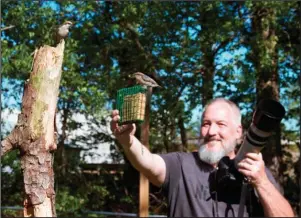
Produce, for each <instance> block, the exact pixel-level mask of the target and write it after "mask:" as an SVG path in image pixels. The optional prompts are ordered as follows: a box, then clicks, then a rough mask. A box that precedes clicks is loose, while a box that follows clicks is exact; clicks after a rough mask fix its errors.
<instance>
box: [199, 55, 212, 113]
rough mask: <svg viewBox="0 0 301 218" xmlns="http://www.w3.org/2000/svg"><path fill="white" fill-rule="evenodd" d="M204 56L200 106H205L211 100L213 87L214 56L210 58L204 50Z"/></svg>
mask: <svg viewBox="0 0 301 218" xmlns="http://www.w3.org/2000/svg"><path fill="white" fill-rule="evenodd" d="M203 52H204V54H205V57H204V58H205V60H204V66H203V68H204V73H203V82H202V91H201V93H202V95H203V96H202V106H203V107H205V105H206V104H207V103H208V101H210V100H211V99H212V98H213V86H214V81H213V79H214V70H215V67H214V56H212V57H210V54H206V53H205V52H206V50H204V51H203Z"/></svg>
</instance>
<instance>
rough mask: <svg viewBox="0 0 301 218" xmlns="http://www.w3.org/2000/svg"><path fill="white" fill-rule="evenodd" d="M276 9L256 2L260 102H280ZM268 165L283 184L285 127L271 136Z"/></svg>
mask: <svg viewBox="0 0 301 218" xmlns="http://www.w3.org/2000/svg"><path fill="white" fill-rule="evenodd" d="M275 19H276V18H275V12H274V11H273V10H268V9H267V8H265V7H264V6H261V5H260V3H256V4H254V7H253V17H252V28H253V33H254V37H253V40H252V49H253V56H252V59H253V62H254V63H255V64H254V65H255V70H256V77H257V80H256V97H257V103H258V102H260V100H261V99H274V100H276V101H279V97H280V94H279V75H278V65H277V63H278V56H277V49H276V45H277V41H278V38H277V36H276V34H275V30H274V29H275V26H274V23H275V22H276V21H275ZM262 154H263V157H264V160H265V163H266V165H267V166H268V167H269V169H270V170H271V171H272V173H273V175H274V176H275V177H276V179H277V180H279V182H280V184H281V185H282V184H283V169H284V165H283V160H282V148H281V129H280V126H278V127H277V128H276V130H275V134H274V135H273V136H272V137H270V139H269V141H268V143H267V146H265V148H264V149H263V150H262Z"/></svg>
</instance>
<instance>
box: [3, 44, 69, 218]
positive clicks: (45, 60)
mask: <svg viewBox="0 0 301 218" xmlns="http://www.w3.org/2000/svg"><path fill="white" fill-rule="evenodd" d="M64 48H65V41H64V40H62V41H61V43H59V44H58V46H57V47H50V46H48V45H45V46H43V47H41V48H39V49H38V50H36V51H35V54H34V59H33V65H32V72H31V74H30V78H29V80H28V81H26V82H25V87H24V94H23V98H22V109H21V114H20V115H19V116H18V123H17V125H16V126H15V128H14V129H13V131H12V132H11V133H10V135H9V136H8V137H6V138H5V139H4V140H3V141H2V142H1V148H2V151H1V156H3V155H5V154H6V153H7V152H9V151H10V150H12V149H19V150H20V154H21V169H22V171H23V176H24V189H25V200H24V216H25V217H32V216H34V217H55V216H56V211H55V191H54V172H53V154H52V151H54V150H55V149H56V147H57V145H56V135H55V133H54V126H55V111H56V105H57V99H58V94H59V84H60V80H61V68H62V63H63V52H64Z"/></svg>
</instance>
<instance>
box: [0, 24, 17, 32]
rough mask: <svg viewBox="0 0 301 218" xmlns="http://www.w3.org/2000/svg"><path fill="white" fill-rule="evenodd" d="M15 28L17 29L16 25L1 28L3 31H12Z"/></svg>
mask: <svg viewBox="0 0 301 218" xmlns="http://www.w3.org/2000/svg"><path fill="white" fill-rule="evenodd" d="M14 27H15V25H10V26H6V27H3V28H1V31H4V30H9V29H12V28H14Z"/></svg>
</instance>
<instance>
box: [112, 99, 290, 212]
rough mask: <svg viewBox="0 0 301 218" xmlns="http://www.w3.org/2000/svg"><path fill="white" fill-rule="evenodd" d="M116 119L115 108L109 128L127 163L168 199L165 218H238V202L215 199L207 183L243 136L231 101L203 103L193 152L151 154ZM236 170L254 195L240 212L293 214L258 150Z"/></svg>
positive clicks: (130, 128)
mask: <svg viewBox="0 0 301 218" xmlns="http://www.w3.org/2000/svg"><path fill="white" fill-rule="evenodd" d="M119 119H120V116H119V112H118V111H117V110H114V111H112V121H111V130H112V132H113V134H114V135H115V137H116V139H117V140H118V141H119V143H120V144H121V145H122V147H123V149H124V152H125V154H126V156H127V158H128V159H129V161H130V162H131V164H132V165H133V166H134V167H135V168H136V169H137V170H138V171H140V172H141V173H143V174H144V175H145V176H146V177H147V178H148V179H149V181H150V182H151V183H152V184H154V185H155V186H158V187H161V188H162V189H163V191H164V193H165V194H166V196H167V199H168V217H237V215H238V212H239V208H240V207H239V206H240V205H239V202H233V201H231V200H230V197H231V196H225V197H223V200H219V199H218V198H215V197H214V196H213V193H212V192H210V181H209V177H210V175H211V174H212V172H214V171H216V170H217V166H218V163H219V161H220V160H221V158H223V157H224V156H228V157H229V158H230V159H234V158H235V147H236V145H238V144H239V143H240V142H241V139H242V132H243V131H242V125H241V113H240V110H239V108H238V107H237V106H236V105H235V104H234V103H233V102H231V101H229V100H227V99H225V98H217V99H214V100H212V101H211V102H209V103H208V104H207V105H206V106H205V108H204V112H203V114H202V124H201V131H200V134H201V145H200V147H199V151H198V152H190V153H186V152H172V153H167V154H153V153H151V152H150V151H149V150H148V149H147V148H146V147H144V146H143V145H142V144H141V142H140V141H139V140H138V139H137V138H136V137H135V136H134V133H135V131H136V126H135V124H127V125H122V126H119V125H118V120H119ZM141 147H142V148H143V150H144V152H141ZM237 170H238V171H239V172H240V173H241V174H242V175H244V176H245V177H246V178H248V180H249V181H250V183H251V185H252V187H253V189H254V192H253V194H254V196H255V195H256V198H255V201H254V200H253V202H252V203H253V205H252V210H250V207H248V205H247V203H246V204H245V205H244V207H245V209H244V210H243V211H244V213H243V216H247V217H248V216H254V215H256V216H267V217H272V216H275V217H292V216H294V212H293V210H292V208H291V206H290V204H289V203H288V201H287V200H286V199H285V198H284V197H283V195H282V193H281V192H280V191H279V190H280V189H279V185H278V184H277V183H276V181H275V179H274V178H273V176H272V174H271V172H270V171H269V170H268V169H267V168H266V167H265V164H264V161H263V159H262V155H261V153H259V154H257V153H247V154H246V155H245V158H243V159H242V160H241V161H240V162H239V163H238V165H237ZM238 191H239V190H238ZM214 194H217V195H218V194H222V193H214ZM233 194H234V193H233ZM227 197H228V198H229V200H227ZM249 203H250V202H249ZM260 213H262V214H260Z"/></svg>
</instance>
